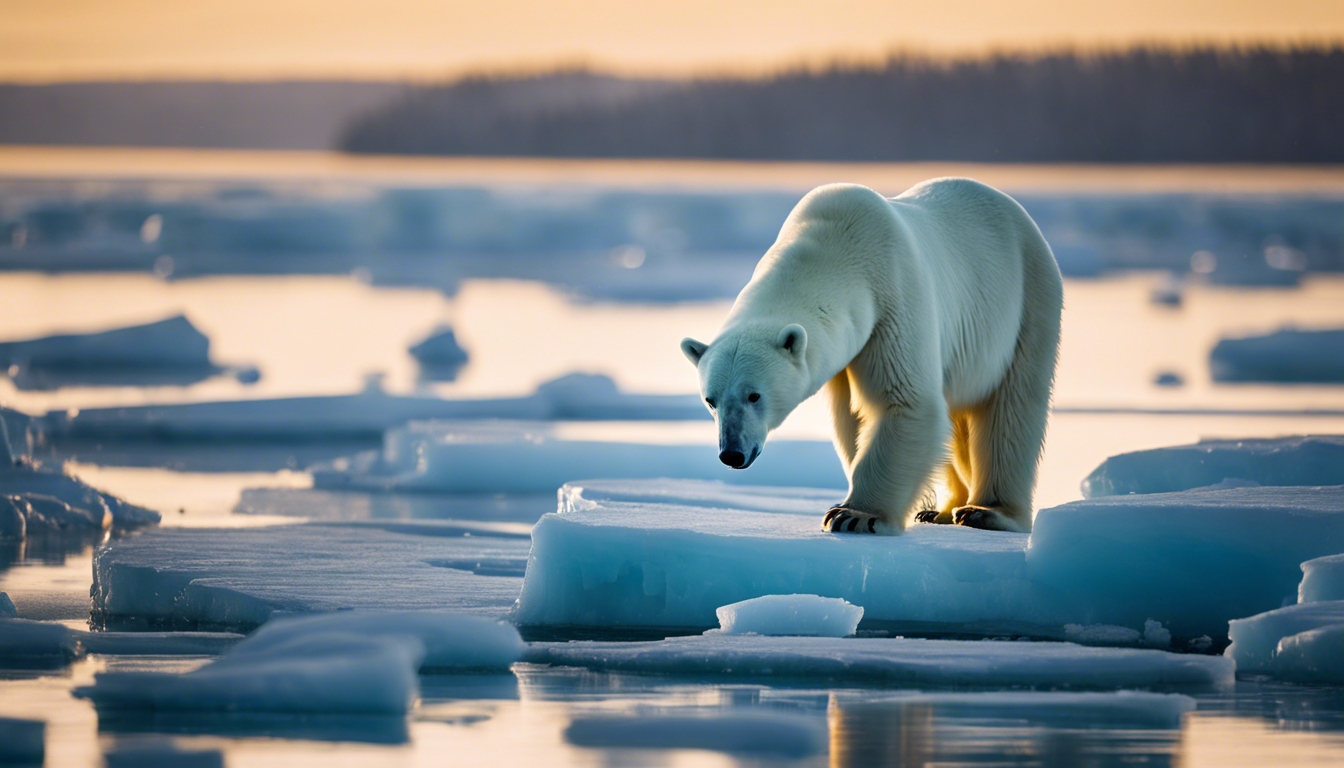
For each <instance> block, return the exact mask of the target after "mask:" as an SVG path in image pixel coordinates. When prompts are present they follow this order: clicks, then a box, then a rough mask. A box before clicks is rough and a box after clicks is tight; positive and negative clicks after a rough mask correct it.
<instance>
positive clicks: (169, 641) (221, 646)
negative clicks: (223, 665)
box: [0, 618, 242, 669]
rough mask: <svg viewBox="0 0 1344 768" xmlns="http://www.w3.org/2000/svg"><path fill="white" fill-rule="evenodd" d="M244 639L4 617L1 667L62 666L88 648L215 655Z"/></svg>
mask: <svg viewBox="0 0 1344 768" xmlns="http://www.w3.org/2000/svg"><path fill="white" fill-rule="evenodd" d="M241 639H242V636H241V635H235V634H230V633H216V632H84V631H80V630H75V629H70V628H69V627H66V626H65V625H64V624H55V623H51V622H42V621H29V620H27V619H16V618H0V668H20V669H22V668H29V667H39V668H52V667H63V666H65V665H66V664H69V663H70V662H72V661H74V660H75V659H78V658H81V657H83V656H84V655H85V654H88V653H100V654H113V655H119V656H197V655H214V654H219V653H223V652H224V651H225V650H227V649H228V648H229V647H230V646H232V645H233V644H234V643H236V642H238V641H239V640H241Z"/></svg>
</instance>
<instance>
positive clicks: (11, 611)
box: [0, 592, 19, 619]
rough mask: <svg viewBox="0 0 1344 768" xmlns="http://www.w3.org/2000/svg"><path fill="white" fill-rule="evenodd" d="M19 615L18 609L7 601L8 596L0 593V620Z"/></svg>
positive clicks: (10, 601)
mask: <svg viewBox="0 0 1344 768" xmlns="http://www.w3.org/2000/svg"><path fill="white" fill-rule="evenodd" d="M18 615H19V609H18V608H15V607H14V601H13V600H10V599H9V595H8V594H6V593H4V592H0V619H12V618H14V617H15V616H18Z"/></svg>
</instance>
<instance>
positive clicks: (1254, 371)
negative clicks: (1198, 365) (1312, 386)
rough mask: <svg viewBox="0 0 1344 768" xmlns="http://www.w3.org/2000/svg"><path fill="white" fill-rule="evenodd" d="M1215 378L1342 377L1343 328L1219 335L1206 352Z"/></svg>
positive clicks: (1298, 379) (1335, 379) (1322, 379)
mask: <svg viewBox="0 0 1344 768" xmlns="http://www.w3.org/2000/svg"><path fill="white" fill-rule="evenodd" d="M1209 366H1210V368H1212V370H1213V378H1214V380H1215V381H1276V382H1289V383H1303V382H1326V383H1334V382H1340V381H1344V329H1330V330H1313V331H1307V330H1298V329H1296V328H1282V329H1280V330H1277V331H1275V332H1273V333H1271V334H1268V335H1266V336H1247V337H1244V338H1237V339H1222V340H1221V341H1219V342H1218V344H1217V345H1216V346H1214V348H1213V351H1212V352H1210V353H1209Z"/></svg>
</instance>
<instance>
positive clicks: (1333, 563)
mask: <svg viewBox="0 0 1344 768" xmlns="http://www.w3.org/2000/svg"><path fill="white" fill-rule="evenodd" d="M1327 600H1344V555H1329V556H1327V557H1318V558H1316V559H1314V560H1308V561H1307V562H1305V563H1303V564H1302V583H1301V584H1299V585H1298V587H1297V602H1299V603H1322V602H1325V601H1327Z"/></svg>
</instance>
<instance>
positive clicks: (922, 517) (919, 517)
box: [915, 509, 952, 525]
mask: <svg viewBox="0 0 1344 768" xmlns="http://www.w3.org/2000/svg"><path fill="white" fill-rule="evenodd" d="M915 522H916V523H935V524H937V525H949V524H951V523H952V515H950V514H943V513H942V512H939V511H938V510H936V509H921V510H919V511H918V512H916V513H915Z"/></svg>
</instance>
